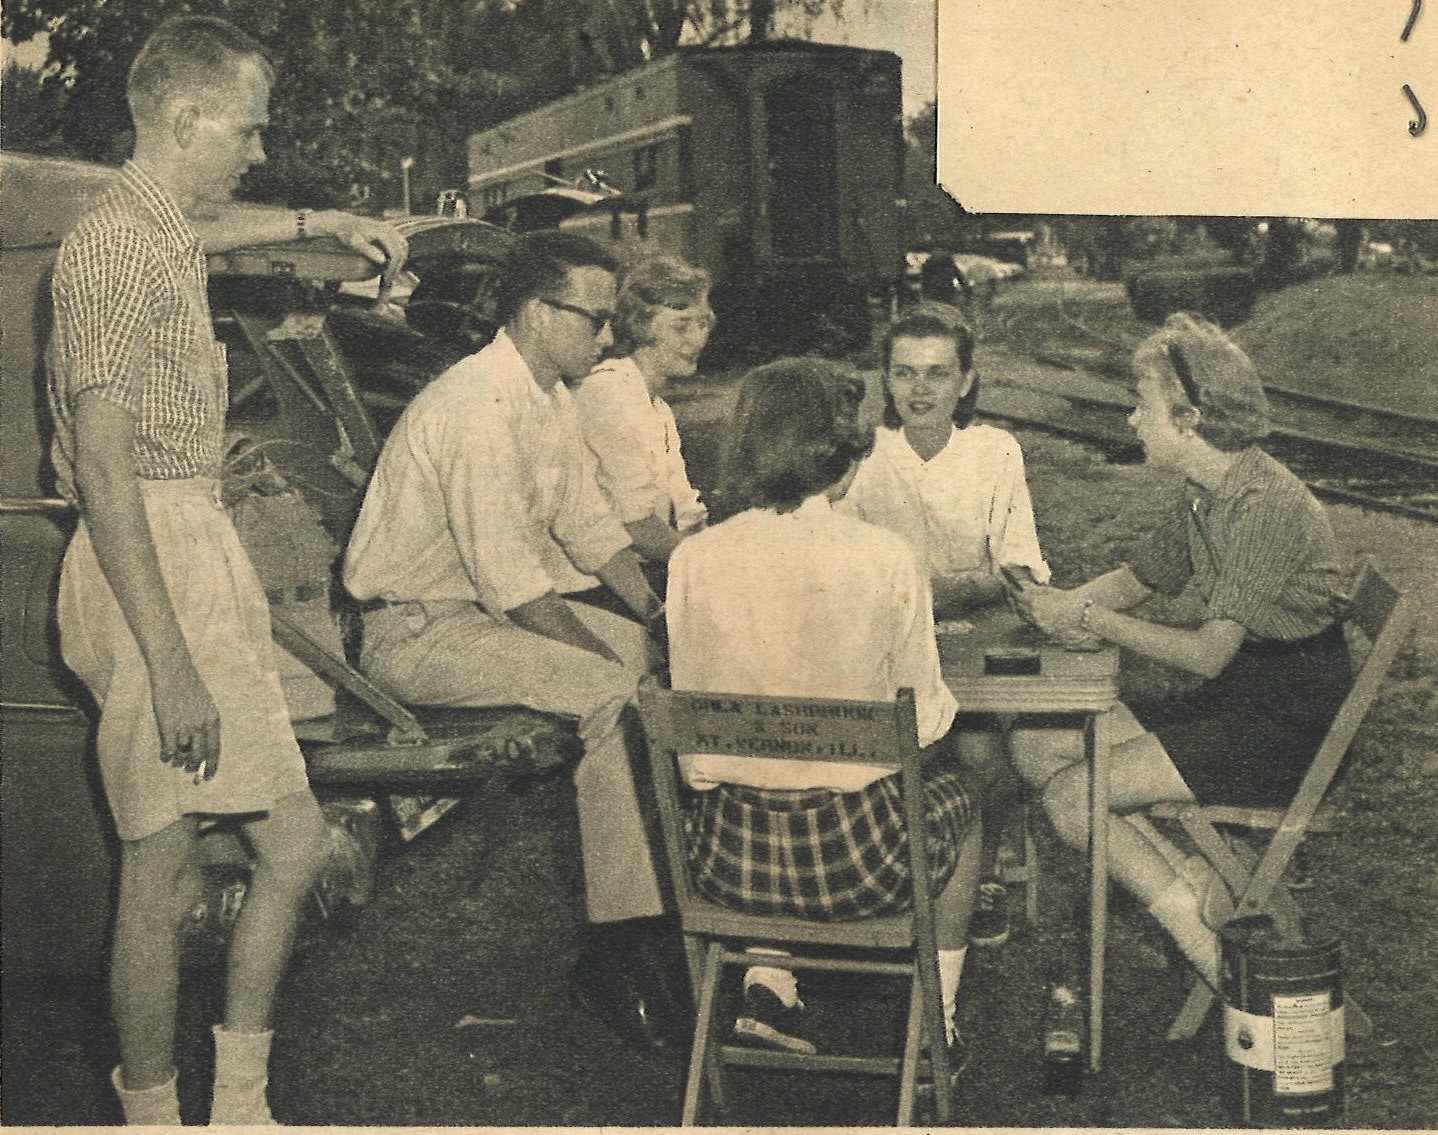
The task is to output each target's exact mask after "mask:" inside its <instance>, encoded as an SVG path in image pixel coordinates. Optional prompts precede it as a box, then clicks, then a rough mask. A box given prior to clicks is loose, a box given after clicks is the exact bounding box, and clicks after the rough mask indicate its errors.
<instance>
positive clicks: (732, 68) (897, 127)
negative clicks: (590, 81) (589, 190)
mask: <svg viewBox="0 0 1438 1135" xmlns="http://www.w3.org/2000/svg"><path fill="white" fill-rule="evenodd" d="M903 154H904V139H903V117H902V108H901V93H900V61H899V58H898V56H896V55H894V54H893V53H891V52H886V51H873V50H868V49H863V48H853V47H840V46H833V45H828V44H814V43H801V42H796V41H787V40H781V41H770V42H765V43H759V44H750V45H745V46H741V47H730V48H681V49H679V50H678V51H676V52H675V53H674V54H672V55H669V56H666V57H665V58H664V59H661V60H659V61H657V62H655V63H651V64H647V65H645V66H643V67H639V68H637V69H635V70H633V71H630V72H627V73H625V74H622V75H618V76H615V77H614V78H611V79H608V80H605V81H603V82H601V83H599V84H597V85H595V86H593V87H590V88H588V89H586V90H583V91H580V92H578V93H576V94H573V95H570V96H568V97H566V98H563V99H560V100H559V101H557V102H553V103H550V104H548V105H546V106H543V107H540V108H538V109H536V110H532V111H530V112H528V113H526V114H523V115H520V116H519V117H517V118H513V119H510V120H509V121H507V122H505V123H502V124H501V125H499V126H495V127H493V128H491V129H489V130H485V131H483V132H481V133H478V134H474V135H471V137H470V139H469V155H468V158H469V186H468V191H469V200H470V206H471V209H472V210H474V211H475V212H476V213H478V212H480V211H482V210H484V211H487V210H491V209H495V208H496V207H500V208H502V206H503V205H504V203H505V202H506V201H512V200H514V199H515V198H517V197H520V196H523V195H526V194H530V193H534V192H536V191H539V190H543V189H545V188H546V187H548V186H552V185H555V184H557V183H575V182H582V181H583V180H584V179H585V176H586V174H587V173H591V172H598V171H602V172H603V176H604V178H605V179H607V180H608V181H609V182H611V183H612V184H614V185H616V186H618V187H620V188H621V189H622V190H623V193H622V194H621V195H620V196H618V197H615V198H612V199H611V200H609V201H607V202H603V203H601V204H599V205H597V206H594V207H591V208H590V209H587V210H584V211H582V212H580V213H578V214H576V215H575V216H572V217H570V218H568V219H567V220H565V221H563V222H562V224H563V227H565V228H575V229H578V230H579V231H582V232H585V233H587V234H589V235H592V236H595V237H597V238H599V239H601V240H603V241H606V242H609V243H610V244H612V245H615V246H617V248H618V250H619V251H620V253H621V255H623V256H631V255H635V254H636V253H639V252H642V251H643V250H646V249H666V250H672V251H675V252H678V253H680V254H681V255H683V256H685V257H686V258H687V259H689V260H691V261H692V262H694V263H696V264H700V265H703V266H704V267H705V268H707V269H708V270H709V271H710V272H711V274H712V275H713V277H714V281H715V289H714V302H715V306H716V308H717V309H718V310H719V313H720V317H721V329H722V331H723V332H725V333H726V334H727V336H728V337H729V338H731V339H735V340H738V341H740V342H753V341H755V340H766V341H770V340H772V342H773V343H774V345H777V346H779V347H781V348H783V349H786V350H797V349H801V348H805V347H813V346H817V345H822V344H823V343H825V342H828V343H836V344H838V345H841V346H854V345H859V344H862V343H865V342H867V340H868V333H869V299H870V297H871V296H872V295H874V294H875V293H880V294H882V293H887V291H888V290H889V289H890V288H892V287H893V286H895V285H896V284H897V282H898V281H899V280H900V279H901V278H902V274H903V268H904V261H903V227H904V225H903V221H904V219H903V207H904V203H903Z"/></svg>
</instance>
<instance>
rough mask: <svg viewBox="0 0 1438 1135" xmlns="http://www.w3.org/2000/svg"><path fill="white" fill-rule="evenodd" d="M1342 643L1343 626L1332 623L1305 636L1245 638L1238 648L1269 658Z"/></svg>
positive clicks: (1247, 652)
mask: <svg viewBox="0 0 1438 1135" xmlns="http://www.w3.org/2000/svg"><path fill="white" fill-rule="evenodd" d="M1343 645H1344V640H1343V628H1342V627H1341V626H1339V625H1338V624H1337V623H1334V624H1333V625H1332V626H1328V627H1325V628H1324V629H1323V630H1321V631H1319V632H1318V633H1317V634H1312V635H1309V636H1308V637H1307V638H1295V639H1279V638H1254V639H1248V640H1246V641H1245V642H1244V643H1243V645H1242V646H1240V647H1239V648H1238V649H1239V652H1240V653H1242V654H1252V655H1255V656H1257V657H1259V658H1271V657H1274V656H1281V655H1285V654H1299V653H1302V652H1303V651H1308V650H1336V649H1338V648H1339V647H1341V646H1343Z"/></svg>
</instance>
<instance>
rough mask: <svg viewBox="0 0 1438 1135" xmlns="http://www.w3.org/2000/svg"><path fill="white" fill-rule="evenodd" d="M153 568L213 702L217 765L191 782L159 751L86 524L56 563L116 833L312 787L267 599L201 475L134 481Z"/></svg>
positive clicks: (133, 649)
mask: <svg viewBox="0 0 1438 1135" xmlns="http://www.w3.org/2000/svg"><path fill="white" fill-rule="evenodd" d="M140 486H141V493H142V496H143V499H144V503H145V512H146V515H147V516H148V518H149V524H150V532H151V536H152V538H153V540H154V544H155V551H156V553H157V555H158V556H159V560H160V574H161V575H162V576H163V578H164V581H165V587H166V589H167V590H168V591H169V593H170V600H171V603H172V604H173V605H174V608H175V612H176V614H177V616H178V617H179V620H180V631H181V633H182V634H183V635H184V637H185V642H186V644H187V645H188V646H189V649H190V655H191V657H192V658H193V660H194V663H195V668H196V669H197V670H198V671H199V674H200V677H201V679H202V680H203V681H204V683H205V685H206V687H207V688H208V689H209V691H210V697H211V698H213V699H214V702H215V705H216V706H217V707H218V709H219V712H220V764H219V770H218V772H217V773H216V774H215V776H214V777H213V778H212V779H211V780H207V781H202V782H201V783H199V784H196V783H195V782H194V776H193V774H191V773H188V772H185V771H184V770H183V769H179V768H175V767H173V766H171V765H167V764H165V763H164V762H162V761H161V759H160V736H159V730H158V727H157V726H156V723H155V711H154V706H153V702H152V700H151V693H150V679H149V672H148V670H147V668H146V666H145V662H144V659H143V658H142V656H141V654H140V648H139V645H138V644H137V643H136V641H135V638H134V636H133V635H132V634H131V633H130V628H129V626H128V624H127V623H126V621H125V617H124V614H123V613H122V612H121V610H120V605H119V603H118V602H116V600H115V596H114V593H113V592H112V591H111V590H110V586H109V584H108V583H107V582H106V580H105V577H104V575H103V574H102V573H101V571H100V565H99V563H98V562H97V561H96V559H95V552H94V548H93V547H92V545H91V543H90V533H89V530H88V528H87V527H86V526H85V524H84V523H83V522H81V524H80V526H79V527H78V529H77V530H76V532H75V536H74V538H73V539H72V540H71V542H70V546H69V548H68V549H67V550H66V552H65V562H64V565H63V567H62V569H61V573H60V598H59V623H60V648H61V653H62V655H63V656H64V659H65V662H66V664H67V665H68V666H69V667H70V668H71V669H72V670H74V671H75V673H76V674H77V675H78V676H79V677H80V679H81V680H82V681H83V682H84V683H85V685H86V686H87V687H88V688H89V690H90V692H91V693H92V694H93V695H94V697H95V701H96V703H97V704H98V706H99V708H100V727H99V731H98V734H97V737H96V742H95V747H96V751H97V753H98V755H99V758H100V773H101V777H102V779H103V781H104V785H105V795H106V797H107V798H108V800H109V804H110V810H111V812H112V813H113V814H114V817H115V826H116V829H117V831H118V833H119V836H120V838H121V839H123V840H136V839H141V838H143V837H145V836H148V835H153V834H154V833H156V832H158V831H161V830H162V829H164V828H166V827H168V826H169V825H170V824H172V823H174V822H175V821H176V820H178V819H179V818H180V817H181V816H184V815H188V814H192V813H198V814H236V813H248V812H263V811H267V810H268V809H269V808H270V807H271V806H273V804H274V803H275V802H276V801H277V800H280V799H282V798H283V797H285V796H288V795H290V794H292V793H295V792H304V791H308V788H309V783H308V780H307V778H306V776H305V764H304V757H303V756H302V755H301V754H300V750H299V746H298V745H297V744H296V743H295V737H294V731H293V730H292V729H291V727H290V719H289V713H288V710H287V708H286V705H285V697H284V692H283V690H282V689H281V687H280V679H279V674H278V672H277V671H276V669H275V661H274V653H273V644H272V641H271V638H270V619H269V605H268V603H267V602H266V600H265V593H264V591H263V589H262V588H261V587H260V581H259V579H258V578H257V577H256V575H255V572H254V569H253V568H252V567H251V566H250V561H249V558H248V557H247V556H246V555H245V552H244V549H243V548H242V547H241V546H240V542H239V538H238V537H237V536H236V535H235V529H234V526H233V525H232V524H231V523H230V519H229V517H228V516H227V515H226V514H225V512H224V509H223V507H222V506H221V504H220V499H219V490H218V486H217V485H216V483H215V482H214V481H213V480H210V479H208V478H196V479H191V480H183V481H145V480H142V481H141V482H140Z"/></svg>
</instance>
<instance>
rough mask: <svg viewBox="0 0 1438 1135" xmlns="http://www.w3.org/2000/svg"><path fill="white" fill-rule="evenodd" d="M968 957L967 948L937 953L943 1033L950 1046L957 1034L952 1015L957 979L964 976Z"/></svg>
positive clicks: (956, 999) (955, 998)
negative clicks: (945, 1034)
mask: <svg viewBox="0 0 1438 1135" xmlns="http://www.w3.org/2000/svg"><path fill="white" fill-rule="evenodd" d="M968 956H969V948H968V947H967V946H964V947H962V948H960V949H957V950H940V951H939V992H940V994H941V995H942V996H943V999H944V1031H945V1032H946V1033H947V1034H948V1039H949V1042H950V1043H951V1044H952V1043H953V1040H954V1037H955V1036H956V1035H957V1034H958V1027H957V1026H956V1025H955V1024H954V1013H955V1011H956V1008H957V1005H958V999H959V978H961V977H962V976H963V974H964V959H965V958H967V957H968Z"/></svg>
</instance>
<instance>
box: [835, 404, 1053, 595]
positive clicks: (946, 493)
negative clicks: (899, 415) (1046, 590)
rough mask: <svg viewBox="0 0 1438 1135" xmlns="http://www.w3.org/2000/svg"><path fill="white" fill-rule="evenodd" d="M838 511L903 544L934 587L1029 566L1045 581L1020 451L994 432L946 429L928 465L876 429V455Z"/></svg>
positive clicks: (894, 436)
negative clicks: (923, 564)
mask: <svg viewBox="0 0 1438 1135" xmlns="http://www.w3.org/2000/svg"><path fill="white" fill-rule="evenodd" d="M838 508H839V509H840V511H842V512H846V513H848V514H849V515H851V516H857V517H859V518H860V519H862V520H867V521H869V522H870V523H871V524H877V525H879V526H880V527H881V528H887V529H888V530H889V531H890V532H896V533H898V534H899V535H900V536H902V537H904V539H906V540H908V541H909V543H911V544H912V545H913V546H914V547H915V548H917V549H918V550H919V552H920V553H921V554H922V555H923V556H924V558H925V560H926V561H927V562H928V565H929V577H930V579H931V580H932V581H934V583H935V584H938V583H939V582H940V581H941V580H944V579H946V578H953V577H956V576H959V575H961V574H963V573H964V572H973V571H985V572H995V571H996V570H997V569H998V567H999V565H1001V564H1004V565H1017V566H1023V567H1027V568H1028V569H1029V570H1030V571H1031V572H1032V573H1033V575H1034V578H1035V579H1036V580H1038V582H1040V583H1047V582H1048V579H1049V574H1050V573H1049V566H1048V564H1047V563H1045V562H1044V558H1043V554H1042V553H1041V552H1040V551H1039V538H1038V532H1037V530H1036V529H1035V526H1034V508H1033V504H1032V502H1031V501H1030V499H1029V487H1028V482H1027V481H1026V480H1025V478H1024V455H1023V451H1022V450H1021V449H1020V448H1019V443H1018V442H1017V441H1015V440H1014V437H1013V435H1012V434H1010V433H1008V432H1007V431H1005V430H1001V429H998V428H996V427H994V426H989V425H971V426H968V427H967V428H965V429H962V430H960V429H955V430H952V431H951V432H950V434H949V441H948V444H947V445H945V446H944V448H943V449H942V450H940V451H939V452H938V453H937V454H935V455H934V456H933V457H932V458H931V459H930V460H928V461H925V460H923V459H922V458H921V457H920V456H919V455H918V454H917V453H915V452H914V449H913V447H912V446H911V445H910V444H909V443H908V441H907V440H906V439H905V437H904V433H903V430H902V429H897V430H895V429H887V428H880V429H879V431H878V433H877V435H876V436H875V439H874V452H873V453H871V454H870V455H869V456H868V457H866V458H865V459H864V460H863V462H861V463H860V465H859V472H858V474H857V475H856V476H855V478H854V483H853V485H852V486H851V487H850V489H849V492H848V493H847V494H846V495H845V497H844V499H843V500H841V501H840V502H839V504H838ZM936 589H937V588H936Z"/></svg>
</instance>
